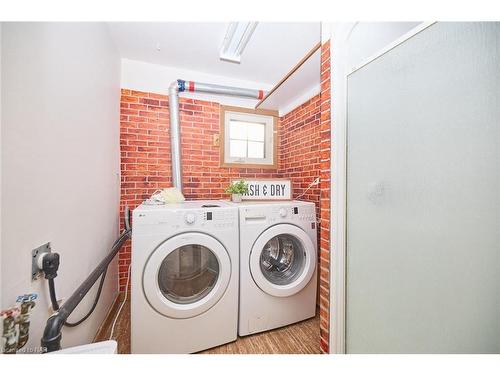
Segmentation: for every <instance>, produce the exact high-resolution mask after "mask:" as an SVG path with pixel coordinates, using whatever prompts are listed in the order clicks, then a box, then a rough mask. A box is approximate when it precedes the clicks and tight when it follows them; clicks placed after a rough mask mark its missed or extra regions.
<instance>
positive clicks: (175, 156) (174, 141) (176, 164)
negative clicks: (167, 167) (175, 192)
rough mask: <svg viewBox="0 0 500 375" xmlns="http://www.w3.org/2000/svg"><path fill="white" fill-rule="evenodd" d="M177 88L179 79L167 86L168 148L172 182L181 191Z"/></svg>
mask: <svg viewBox="0 0 500 375" xmlns="http://www.w3.org/2000/svg"><path fill="white" fill-rule="evenodd" d="M179 88H180V81H175V82H172V84H171V85H170V87H169V88H168V106H169V109H168V110H169V115H170V148H171V149H172V184H173V186H174V187H176V188H177V189H179V190H180V191H182V173H181V136H180V122H179V95H178V93H179V91H180V90H179Z"/></svg>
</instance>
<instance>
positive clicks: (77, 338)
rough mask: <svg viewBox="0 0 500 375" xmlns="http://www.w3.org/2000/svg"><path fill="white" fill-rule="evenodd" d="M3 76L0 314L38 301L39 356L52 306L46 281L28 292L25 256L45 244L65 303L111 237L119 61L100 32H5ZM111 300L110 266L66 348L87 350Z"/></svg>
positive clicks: (73, 27) (34, 331) (64, 26)
mask: <svg viewBox="0 0 500 375" xmlns="http://www.w3.org/2000/svg"><path fill="white" fill-rule="evenodd" d="M1 69H2V78H3V80H2V96H1V97H2V129H1V130H2V139H1V140H2V143H1V145H2V164H1V166H2V177H3V179H2V199H1V204H2V212H1V218H2V227H1V229H2V230H1V234H2V238H1V250H2V254H1V255H2V264H1V266H2V273H1V277H2V279H1V290H2V301H1V303H2V305H1V306H2V307H4V308H6V307H8V306H10V305H12V304H13V303H14V302H15V299H16V296H18V295H21V294H24V293H29V292H35V293H38V294H39V298H38V300H37V305H36V307H35V309H34V312H33V315H32V318H31V330H30V340H29V344H28V345H29V347H36V346H39V345H40V338H41V334H42V331H43V328H44V326H45V321H46V319H47V318H48V316H49V314H48V306H49V299H48V292H47V283H46V281H45V280H39V281H36V282H33V283H32V282H31V278H30V274H31V250H32V249H33V248H36V247H38V246H39V245H41V244H43V243H45V242H48V241H50V242H51V243H52V247H53V249H54V250H55V251H57V252H58V253H60V255H61V266H60V269H59V276H58V277H57V279H56V287H57V293H58V296H59V297H60V298H67V297H69V295H70V294H71V293H72V292H73V291H74V289H75V288H76V287H77V286H78V285H79V284H80V283H81V282H82V281H83V280H84V279H85V278H86V277H87V276H88V275H89V273H90V272H91V271H92V270H93V269H94V267H95V266H96V265H97V263H98V262H100V260H101V259H102V258H103V257H104V256H105V254H106V253H108V251H109V249H110V247H111V244H112V243H113V241H114V240H115V239H116V237H117V235H118V202H119V175H118V174H119V170H120V164H119V95H120V59H119V56H118V53H117V52H116V50H115V47H114V45H113V43H112V41H111V38H110V36H109V30H108V28H107V26H106V25H104V24H96V23H61V24H53V23H8V24H4V25H3V30H2V66H1ZM96 289H97V288H96V287H95V288H94V289H93V290H92V291H91V292H90V293H89V294H88V296H87V298H86V299H85V300H84V303H82V304H81V306H80V307H79V308H78V310H76V311H75V313H74V316H72V317H71V321H76V320H77V318H79V317H81V316H82V315H83V314H84V313H85V312H86V311H87V310H88V309H89V307H90V306H91V304H92V300H93V296H94V293H95V291H96ZM116 293H117V269H116V264H114V265H113V267H112V269H111V270H110V272H108V278H107V282H106V284H105V287H104V290H103V293H102V296H101V302H100V303H99V305H98V308H97V309H96V311H95V312H94V314H93V315H92V317H91V318H90V319H89V320H88V321H86V322H85V323H83V324H82V325H81V326H79V327H77V328H64V330H63V346H64V347H67V346H72V345H76V344H83V343H87V342H90V341H91V340H92V338H93V336H94V334H95V332H96V330H97V328H98V327H99V325H100V324H101V322H102V320H103V319H104V317H105V314H106V312H107V310H108V309H109V307H110V304H111V302H112V300H113V298H114V297H115V296H116Z"/></svg>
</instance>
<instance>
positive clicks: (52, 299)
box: [48, 232, 125, 328]
mask: <svg viewBox="0 0 500 375" xmlns="http://www.w3.org/2000/svg"><path fill="white" fill-rule="evenodd" d="M124 235H125V232H124V233H122V235H121V236H120V237H119V238H118V239H117V240H116V241H115V243H114V244H113V247H114V246H116V245H117V244H118V243H119V242H120V240H121V238H122V237H123V236H124ZM107 272H108V267H106V270H105V271H104V272H103V273H102V276H101V281H100V282H99V289H97V294H96V296H95V299H94V303H93V304H92V307H91V308H90V310H89V312H88V313H87V314H85V316H84V317H83V318H81V319H80V320H79V321H77V322H75V323H71V322H64V326H65V327H70V328H73V327H76V326H78V325H80V324H82V323H83V322H84V321H86V320H87V318H88V317H89V316H90V315H92V313H93V312H94V310H95V308H96V306H97V304H98V303H99V298H100V297H101V291H102V287H103V286H104V280H105V279H106V273H107ZM48 281H49V294H50V302H51V303H52V310H54V312H56V311H59V303H58V302H57V297H56V288H55V284H54V279H48Z"/></svg>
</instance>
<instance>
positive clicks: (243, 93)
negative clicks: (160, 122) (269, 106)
mask: <svg viewBox="0 0 500 375" xmlns="http://www.w3.org/2000/svg"><path fill="white" fill-rule="evenodd" d="M178 88H179V92H182V91H188V92H205V93H209V94H219V95H228V96H239V97H242V98H252V99H262V98H263V97H264V94H265V93H264V91H263V90H252V89H244V88H241V87H232V86H221V85H214V84H211V83H201V82H194V81H182V80H178Z"/></svg>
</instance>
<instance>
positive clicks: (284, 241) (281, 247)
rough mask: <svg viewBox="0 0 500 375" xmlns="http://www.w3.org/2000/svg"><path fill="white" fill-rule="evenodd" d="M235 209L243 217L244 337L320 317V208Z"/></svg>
mask: <svg viewBox="0 0 500 375" xmlns="http://www.w3.org/2000/svg"><path fill="white" fill-rule="evenodd" d="M235 205H236V206H238V208H239V216H240V217H239V220H240V303H239V324H238V333H239V335H240V336H245V335H250V334H253V333H257V332H262V331H266V330H270V329H274V328H278V327H282V326H285V325H288V324H291V323H296V322H298V321H301V320H304V319H308V318H311V317H313V316H315V314H316V289H317V280H316V275H317V270H316V269H317V242H316V239H317V229H316V226H317V222H316V208H315V205H314V203H309V202H301V201H290V202H266V203H261V202H255V203H246V202H244V203H239V204H235Z"/></svg>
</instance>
